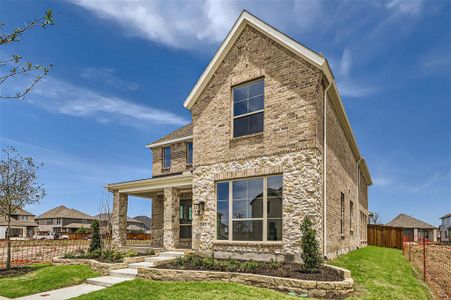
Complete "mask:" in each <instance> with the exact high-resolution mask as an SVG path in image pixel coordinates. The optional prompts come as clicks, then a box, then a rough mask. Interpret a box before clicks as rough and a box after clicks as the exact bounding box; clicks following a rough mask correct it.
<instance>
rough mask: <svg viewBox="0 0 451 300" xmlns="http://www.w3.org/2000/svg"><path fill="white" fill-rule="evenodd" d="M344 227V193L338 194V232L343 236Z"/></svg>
mask: <svg viewBox="0 0 451 300" xmlns="http://www.w3.org/2000/svg"><path fill="white" fill-rule="evenodd" d="M344 229H345V194H344V193H341V195H340V234H341V236H342V237H344V232H345V231H344Z"/></svg>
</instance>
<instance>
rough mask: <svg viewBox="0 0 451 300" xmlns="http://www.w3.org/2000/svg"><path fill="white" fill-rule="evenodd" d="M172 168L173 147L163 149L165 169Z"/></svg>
mask: <svg viewBox="0 0 451 300" xmlns="http://www.w3.org/2000/svg"><path fill="white" fill-rule="evenodd" d="M170 167H171V147H164V148H163V168H165V169H167V168H170Z"/></svg>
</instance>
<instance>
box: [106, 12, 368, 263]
mask: <svg viewBox="0 0 451 300" xmlns="http://www.w3.org/2000/svg"><path fill="white" fill-rule="evenodd" d="M174 76H175V74H174ZM184 106H185V107H186V108H187V109H188V110H190V112H191V115H192V123H191V124H188V125H186V126H184V127H182V128H180V129H178V130H175V131H174V132H172V133H170V134H168V135H166V136H164V137H162V138H161V139H158V140H156V141H154V142H153V143H151V144H150V145H147V147H148V148H150V149H151V151H152V155H153V159H152V162H153V163H152V178H148V179H142V180H136V181H127V182H121V183H112V184H109V185H108V186H107V188H108V190H109V191H111V192H113V194H114V205H113V207H114V209H113V241H114V245H116V246H118V247H119V246H122V245H124V244H125V243H126V236H125V232H126V227H127V222H126V221H127V203H128V196H129V195H130V196H137V197H141V198H148V199H152V242H153V246H154V247H163V248H165V249H176V248H186V247H189V248H191V249H193V250H194V251H195V252H196V253H200V254H205V255H210V254H212V253H214V254H215V256H216V257H230V256H231V257H237V258H243V259H251V258H252V259H259V260H269V259H287V260H300V254H301V250H300V249H301V236H302V234H301V231H300V224H301V222H302V220H303V219H304V217H305V216H310V217H311V218H312V219H313V221H314V224H315V225H314V227H315V229H316V230H317V238H318V240H319V242H320V245H321V251H322V252H323V254H324V255H325V256H327V257H334V256H336V255H338V254H340V253H345V252H347V251H349V250H352V249H355V248H358V247H360V246H365V245H366V227H367V220H368V186H369V185H371V183H372V181H371V177H370V174H369V171H368V168H367V165H366V162H365V160H364V159H363V157H362V155H361V153H360V151H359V149H358V147H357V143H356V140H355V138H354V135H353V133H352V130H351V126H350V123H349V120H348V118H347V116H346V113H345V111H344V107H343V104H342V101H341V99H340V95H339V92H338V88H337V85H336V82H335V80H334V77H333V74H332V72H331V69H330V67H329V63H328V62H327V60H326V59H325V58H324V57H323V56H322V55H321V54H318V53H316V52H314V51H312V50H310V49H308V48H306V47H304V46H303V45H301V44H299V43H297V42H296V41H294V40H293V39H291V38H290V37H288V36H286V35H284V34H283V33H281V32H280V31H278V30H276V29H274V28H272V27H271V26H270V25H268V24H266V23H264V22H263V21H261V20H259V19H258V18H256V17H254V16H253V15H251V14H249V13H247V12H243V13H242V14H241V15H240V17H239V18H238V20H237V21H236V23H235V24H234V26H233V28H232V29H231V31H230V32H229V33H228V35H227V37H226V38H225V40H224V42H223V43H222V45H221V46H220V48H219V50H218V51H217V53H216V54H215V56H214V57H213V59H212V61H211V62H210V63H209V65H208V66H207V68H206V70H205V71H204V73H203V74H202V75H201V77H200V78H199V80H198V82H197V83H196V84H195V85H194V88H193V90H192V91H191V92H190V94H189V96H188V98H187V99H186V100H185V102H184Z"/></svg>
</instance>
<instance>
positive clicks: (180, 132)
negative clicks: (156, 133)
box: [151, 123, 193, 144]
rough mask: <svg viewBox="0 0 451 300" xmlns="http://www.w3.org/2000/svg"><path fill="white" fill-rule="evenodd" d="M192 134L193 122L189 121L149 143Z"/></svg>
mask: <svg viewBox="0 0 451 300" xmlns="http://www.w3.org/2000/svg"><path fill="white" fill-rule="evenodd" d="M190 135H193V123H189V124H187V125H185V126H183V127H182V128H179V129H177V130H174V131H173V132H171V133H169V134H167V135H165V136H163V137H162V138H159V139H158V140H156V141H153V142H152V143H151V144H156V143H161V142H165V141H170V140H173V139H180V138H184V137H187V136H190Z"/></svg>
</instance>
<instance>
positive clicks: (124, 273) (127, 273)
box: [110, 268, 138, 278]
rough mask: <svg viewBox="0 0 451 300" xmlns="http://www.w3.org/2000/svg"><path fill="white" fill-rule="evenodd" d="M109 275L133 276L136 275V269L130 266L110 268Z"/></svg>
mask: <svg viewBox="0 0 451 300" xmlns="http://www.w3.org/2000/svg"><path fill="white" fill-rule="evenodd" d="M110 275H111V276H115V277H124V278H135V277H136V276H137V275H138V270H137V269H132V268H125V269H117V270H111V271H110Z"/></svg>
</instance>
